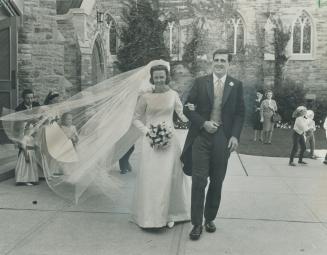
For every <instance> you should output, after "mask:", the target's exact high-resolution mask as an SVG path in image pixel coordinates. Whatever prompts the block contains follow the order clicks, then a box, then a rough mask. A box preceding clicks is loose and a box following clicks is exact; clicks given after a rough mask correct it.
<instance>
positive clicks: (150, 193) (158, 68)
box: [132, 64, 190, 228]
mask: <svg viewBox="0 0 327 255" xmlns="http://www.w3.org/2000/svg"><path fill="white" fill-rule="evenodd" d="M150 75H151V78H150V82H151V83H152V84H153V85H154V90H153V92H152V93H145V94H143V95H141V96H140V98H139V100H138V103H137V106H136V110H135V114H134V118H133V119H134V121H133V124H134V125H135V126H136V127H137V128H138V129H140V130H141V131H142V132H143V134H144V136H143V141H142V152H141V156H140V167H139V172H138V176H137V181H136V189H135V193H134V194H135V195H134V200H133V210H132V217H133V220H134V221H135V223H137V224H138V225H139V226H140V227H142V228H159V227H163V226H166V225H168V227H172V226H173V225H174V222H176V221H186V220H189V219H190V214H189V210H190V183H189V179H187V178H188V177H186V176H185V175H184V173H183V171H182V167H181V162H180V159H179V158H180V154H181V148H180V145H179V143H178V140H177V138H176V134H175V131H174V123H173V113H174V111H175V112H176V113H177V115H178V116H179V118H180V119H181V120H182V121H184V122H186V121H187V118H186V117H185V116H184V115H183V106H182V103H181V101H180V99H179V96H178V94H177V92H175V91H173V90H172V89H170V88H169V86H168V84H169V71H168V67H167V66H165V65H162V64H161V65H154V66H152V67H151V69H150ZM142 120H145V121H142ZM158 125H161V126H162V125H165V126H166V130H171V131H170V132H171V133H172V134H171V138H170V139H169V141H168V142H169V143H168V144H169V145H168V146H166V147H164V148H160V146H159V148H158V147H156V146H155V145H153V144H152V146H151V142H153V141H152V140H151V139H150V138H151V132H152V131H153V129H158ZM151 126H152V129H151V128H150V127H151ZM159 128H160V127H159ZM155 131H157V132H158V130H155ZM163 132H164V131H163ZM152 133H153V132H152ZM168 136H169V135H168Z"/></svg>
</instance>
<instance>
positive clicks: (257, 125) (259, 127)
mask: <svg viewBox="0 0 327 255" xmlns="http://www.w3.org/2000/svg"><path fill="white" fill-rule="evenodd" d="M260 119H261V116H260V111H257V112H254V113H253V129H254V130H262V129H263V125H262V122H261V121H260Z"/></svg>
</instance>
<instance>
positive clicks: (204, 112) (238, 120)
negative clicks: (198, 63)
mask: <svg viewBox="0 0 327 255" xmlns="http://www.w3.org/2000/svg"><path fill="white" fill-rule="evenodd" d="M213 101H214V87H213V75H212V74H210V75H206V76H202V77H199V78H197V79H196V80H195V82H194V85H193V87H192V89H191V91H190V94H189V96H188V99H187V102H189V103H192V104H194V105H195V106H196V109H195V111H190V110H189V109H188V108H187V107H184V114H185V115H186V116H187V117H188V118H189V120H190V122H191V125H190V129H189V132H188V134H187V137H186V141H185V145H184V149H183V152H182V155H181V160H182V162H183V163H184V167H183V171H184V173H185V174H187V175H192V145H193V142H194V140H195V138H196V137H197V136H198V135H199V133H200V130H201V129H202V128H203V124H204V122H205V121H207V120H210V115H211V112H212V107H213ZM244 115H245V107H244V99H243V86H242V82H241V81H239V80H236V79H234V78H233V77H231V76H229V75H227V77H226V81H225V86H224V94H223V99H222V112H221V119H222V123H223V124H222V126H223V127H222V128H223V130H224V133H225V135H226V137H227V139H229V138H230V137H231V136H234V137H236V138H237V139H238V140H239V138H240V134H241V130H242V127H243V122H244Z"/></svg>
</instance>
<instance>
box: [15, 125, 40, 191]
mask: <svg viewBox="0 0 327 255" xmlns="http://www.w3.org/2000/svg"><path fill="white" fill-rule="evenodd" d="M34 133H35V129H33V125H32V124H31V123H27V124H26V126H25V130H24V137H23V139H22V141H21V142H20V143H19V147H20V152H19V155H18V160H17V164H16V168H15V179H16V184H17V185H26V186H32V185H35V184H37V183H38V181H39V176H38V167H37V160H36V156H35V141H34V137H33V135H34Z"/></svg>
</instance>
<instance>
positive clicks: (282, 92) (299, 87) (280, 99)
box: [274, 79, 306, 123]
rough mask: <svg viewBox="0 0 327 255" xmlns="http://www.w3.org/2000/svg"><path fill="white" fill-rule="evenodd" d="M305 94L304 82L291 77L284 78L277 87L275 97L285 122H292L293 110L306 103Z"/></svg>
mask: <svg viewBox="0 0 327 255" xmlns="http://www.w3.org/2000/svg"><path fill="white" fill-rule="evenodd" d="M305 94H306V90H305V89H304V86H303V84H298V83H296V82H295V81H293V80H291V79H286V80H284V81H283V83H282V86H280V87H279V88H275V90H274V95H275V96H274V98H275V100H276V102H277V106H278V112H279V114H280V115H281V116H282V122H283V123H292V121H293V119H292V113H293V111H294V110H295V109H296V108H297V107H298V106H300V105H305Z"/></svg>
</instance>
